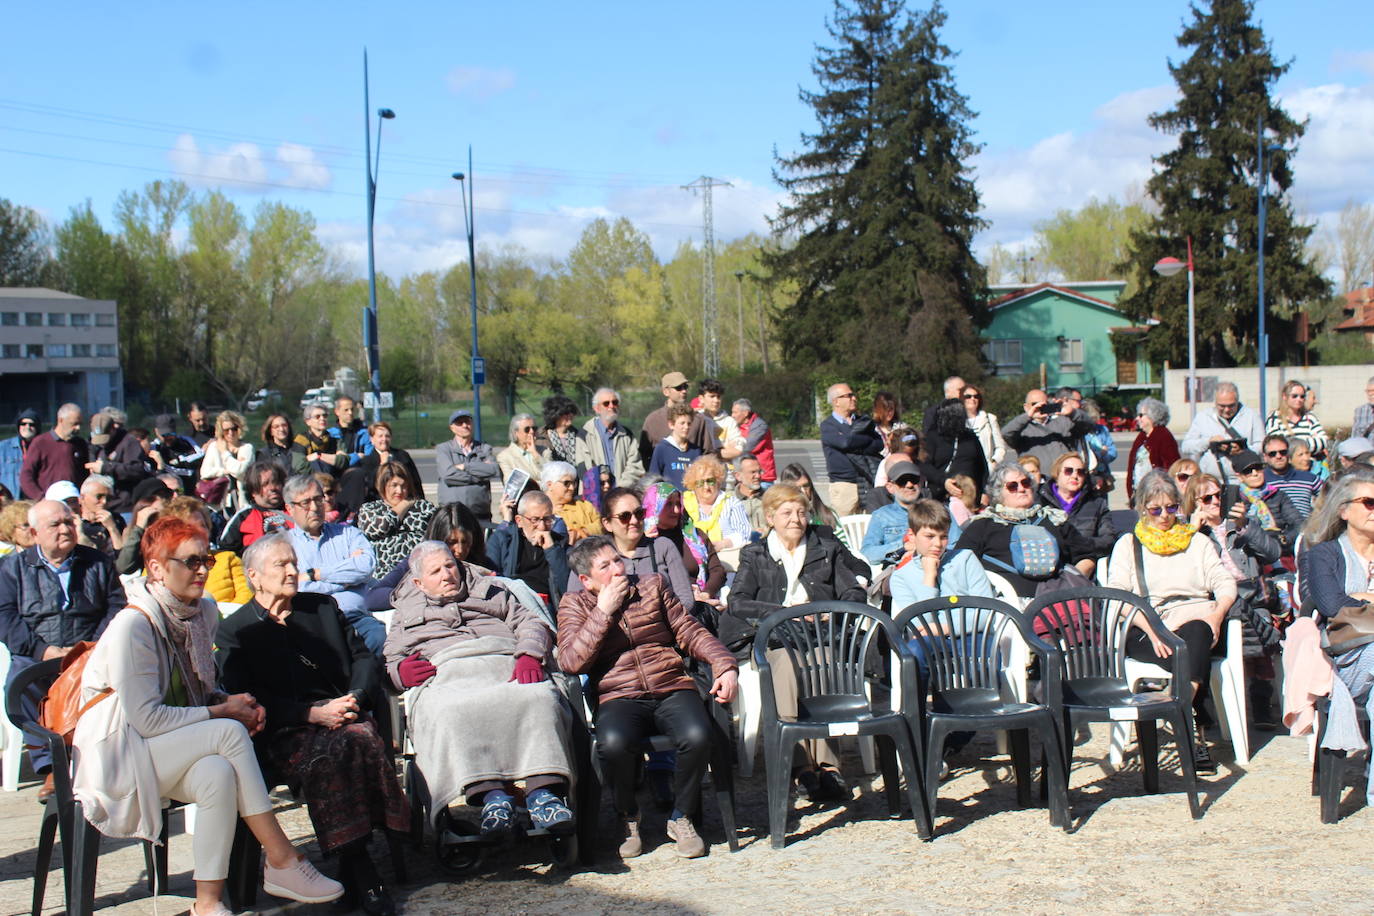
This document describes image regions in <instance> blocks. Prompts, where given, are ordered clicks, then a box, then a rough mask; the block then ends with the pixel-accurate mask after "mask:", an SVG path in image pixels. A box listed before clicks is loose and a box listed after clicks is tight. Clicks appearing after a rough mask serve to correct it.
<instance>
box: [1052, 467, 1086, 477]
mask: <svg viewBox="0 0 1374 916" xmlns="http://www.w3.org/2000/svg"><path fill="white" fill-rule="evenodd" d="M1059 473H1060V474H1062V475H1064V476H1065V477H1082V476H1083V475H1085V474H1087V473H1088V472H1087V470H1086V469H1084V468H1060V469H1059Z"/></svg>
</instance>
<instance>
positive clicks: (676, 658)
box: [558, 575, 739, 703]
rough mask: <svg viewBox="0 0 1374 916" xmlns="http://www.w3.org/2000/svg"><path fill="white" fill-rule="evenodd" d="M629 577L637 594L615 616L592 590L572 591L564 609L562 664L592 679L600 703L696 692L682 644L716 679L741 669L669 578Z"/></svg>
mask: <svg viewBox="0 0 1374 916" xmlns="http://www.w3.org/2000/svg"><path fill="white" fill-rule="evenodd" d="M629 579H630V593H629V596H628V597H627V598H626V601H625V604H624V605H623V606H622V607H621V609H620V610H619V611H617V612H615V613H614V614H606V613H604V612H602V611H601V609H600V608H599V607H597V604H596V595H593V594H592V593H591V592H573V593H569V594H567V595H564V596H563V600H562V602H560V603H559V605H558V663H559V665H560V666H561V667H562V668H563V670H564V671H566V672H567V673H568V674H586V675H587V676H588V678H589V679H590V681H591V683H592V684H593V685H594V689H595V690H596V695H597V698H598V700H599V701H600V702H602V703H605V702H608V701H610V700H618V699H622V698H624V697H649V698H658V697H663V696H666V695H667V694H670V693H674V692H676V691H678V690H695V689H696V684H695V683H694V682H693V680H692V678H691V677H690V676H689V675H688V674H687V669H686V667H685V666H684V665H683V662H682V656H681V655H679V654H678V647H679V646H681V647H682V649H683V650H685V651H686V653H687V654H688V655H690V656H691V657H692V658H695V659H696V660H697V661H700V662H704V663H706V664H709V665H710V666H711V674H712V676H713V677H720V676H721V675H722V674H724V673H725V672H727V671H729V670H731V669H737V668H738V667H739V666H738V665H737V664H736V663H735V657H734V656H733V655H731V654H730V650H728V649H726V648H725V646H724V645H722V644H721V642H720V640H718V639H716V638H715V637H714V636H712V635H711V632H710V631H709V630H707V629H706V627H704V626H702V625H701V623H700V622H698V621H697V619H696V618H695V617H693V616H692V615H691V613H689V612H688V611H687V609H686V608H684V607H683V606H682V602H681V601H679V600H677V596H676V595H674V594H673V590H672V588H670V587H669V585H668V583H667V580H665V579H664V578H663V577H662V576H656V575H655V576H643V577H639V576H630V577H629Z"/></svg>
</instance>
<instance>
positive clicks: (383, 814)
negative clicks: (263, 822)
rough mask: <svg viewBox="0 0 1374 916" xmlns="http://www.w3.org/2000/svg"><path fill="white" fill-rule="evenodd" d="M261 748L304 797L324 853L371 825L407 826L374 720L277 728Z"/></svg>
mask: <svg viewBox="0 0 1374 916" xmlns="http://www.w3.org/2000/svg"><path fill="white" fill-rule="evenodd" d="M264 751H265V754H264V756H265V757H266V758H267V761H268V763H269V764H270V765H271V766H272V767H273V768H274V769H275V770H276V772H277V774H278V775H279V776H280V777H281V779H282V780H283V781H284V782H285V783H286V784H287V785H288V786H289V787H290V788H291V792H292V794H293V795H295V796H296V798H298V799H301V800H303V801H304V802H305V805H306V808H307V810H308V811H309V812H310V822H311V823H312V824H313V825H314V827H315V836H316V838H317V839H318V840H319V842H320V848H321V849H322V850H324V851H325V852H333V851H335V850H337V849H338V848H339V847H341V846H345V845H347V844H349V843H352V842H353V841H355V840H360V839H363V838H365V837H367V835H368V834H370V833H371V832H372V829H373V828H374V827H382V828H386V829H388V830H392V831H395V832H396V833H405V832H406V831H408V830H409V829H410V804H409V802H408V801H407V800H406V797H405V793H403V792H402V791H401V785H400V783H399V782H398V781H397V780H396V767H395V765H394V764H393V763H392V760H391V755H390V754H389V753H388V752H387V749H386V745H385V743H384V742H383V741H382V738H381V736H380V735H379V734H378V732H377V725H376V722H375V721H374V720H372V719H370V718H369V719H368V720H366V721H363V722H355V723H353V724H352V725H341V726H339V727H338V728H325V727H324V726H321V725H302V726H298V727H295V728H283V729H281V730H280V731H278V732H276V733H275V734H273V735H271V736H270V737H269V738H268V739H267V742H266V746H265V747H264Z"/></svg>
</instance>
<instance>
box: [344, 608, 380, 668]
mask: <svg viewBox="0 0 1374 916" xmlns="http://www.w3.org/2000/svg"><path fill="white" fill-rule="evenodd" d="M343 616H344V620H347V621H348V623H349V625H351V626H352V627H353V632H354V633H357V634H358V635H359V636H360V637H362V640H363V642H365V643H367V647H368V648H369V649H371V650H372V654H373V655H375V656H377V658H378V659H380V660H381V661H383V662H384V663H385V661H386V656H385V655H383V654H382V646H384V645H386V627H385V626H383V625H382V622H381V621H380V620H378V619H377V618H376V617H373V616H372V612H371V611H369V610H367V609H366V608H360V609H358V610H347V611H344V612H343Z"/></svg>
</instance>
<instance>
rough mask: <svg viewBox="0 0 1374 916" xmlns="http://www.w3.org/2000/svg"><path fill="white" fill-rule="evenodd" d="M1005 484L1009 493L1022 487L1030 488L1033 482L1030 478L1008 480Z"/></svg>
mask: <svg viewBox="0 0 1374 916" xmlns="http://www.w3.org/2000/svg"><path fill="white" fill-rule="evenodd" d="M1004 486H1005V487H1006V490H1007V492H1008V493H1016V492H1018V491H1020V490H1022V489H1026V490H1029V489H1030V488H1031V482H1030V480H1029V479H1025V480H1008V481H1007V482H1006V484H1005V485H1004Z"/></svg>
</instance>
